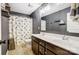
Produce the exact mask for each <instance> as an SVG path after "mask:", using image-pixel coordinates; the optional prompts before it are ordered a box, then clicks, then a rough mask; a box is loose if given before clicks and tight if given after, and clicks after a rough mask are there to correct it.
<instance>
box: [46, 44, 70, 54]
mask: <svg viewBox="0 0 79 59" xmlns="http://www.w3.org/2000/svg"><path fill="white" fill-rule="evenodd" d="M46 48H47V49H49V50H50V51H52V52H54V53H55V54H57V55H71V53H70V52H68V51H66V50H64V49H62V48H60V47H57V46H55V45H53V44H49V43H47V44H46Z"/></svg>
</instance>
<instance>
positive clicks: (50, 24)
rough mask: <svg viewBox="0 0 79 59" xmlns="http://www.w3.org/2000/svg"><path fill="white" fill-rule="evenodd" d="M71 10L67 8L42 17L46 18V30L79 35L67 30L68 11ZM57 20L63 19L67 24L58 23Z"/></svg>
mask: <svg viewBox="0 0 79 59" xmlns="http://www.w3.org/2000/svg"><path fill="white" fill-rule="evenodd" d="M68 12H70V8H66V9H64V10H61V11H58V12H56V13H53V14H50V15H47V16H45V17H42V19H44V20H46V30H47V32H53V33H59V34H67V35H73V36H79V34H75V33H68V32H67V30H66V29H67V23H66V22H67V13H68ZM55 20H63V21H64V22H65V24H66V25H62V26H60V25H59V24H58V23H55V22H54V21H55Z"/></svg>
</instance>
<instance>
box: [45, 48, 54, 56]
mask: <svg viewBox="0 0 79 59" xmlns="http://www.w3.org/2000/svg"><path fill="white" fill-rule="evenodd" d="M45 55H55V54H54V53H53V52H51V51H50V50H47V49H46V51H45Z"/></svg>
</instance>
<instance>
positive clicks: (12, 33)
mask: <svg viewBox="0 0 79 59" xmlns="http://www.w3.org/2000/svg"><path fill="white" fill-rule="evenodd" d="M31 35H32V18H30V17H22V16H15V15H11V16H10V20H9V38H10V39H11V38H13V39H14V41H15V43H16V44H18V43H19V41H22V40H30V39H31Z"/></svg>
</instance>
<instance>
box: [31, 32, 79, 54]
mask: <svg viewBox="0 0 79 59" xmlns="http://www.w3.org/2000/svg"><path fill="white" fill-rule="evenodd" d="M48 34H49V33H46V34H45V33H43V34H33V35H32V50H33V52H34V54H36V55H77V54H79V47H77V46H78V45H76V44H77V43H79V42H78V41H77V42H76V41H74V42H75V43H73V41H72V40H73V39H74V38H73V37H72V38H71V37H69V39H68V37H67V38H66V39H68V40H66V39H65V40H62V38H63V35H58V34H49V35H50V37H48V36H49V35H48ZM51 35H52V36H51ZM54 35H55V36H54ZM53 36H54V37H53ZM71 39H72V40H71ZM72 43H73V45H72Z"/></svg>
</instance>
